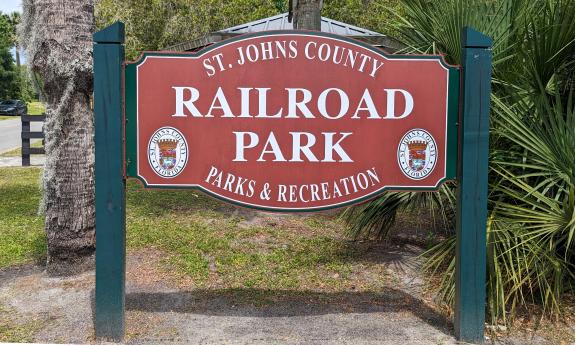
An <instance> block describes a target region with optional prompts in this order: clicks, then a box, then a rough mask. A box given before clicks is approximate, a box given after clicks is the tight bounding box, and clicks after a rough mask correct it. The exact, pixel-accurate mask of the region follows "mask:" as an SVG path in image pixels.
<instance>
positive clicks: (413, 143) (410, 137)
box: [397, 128, 437, 180]
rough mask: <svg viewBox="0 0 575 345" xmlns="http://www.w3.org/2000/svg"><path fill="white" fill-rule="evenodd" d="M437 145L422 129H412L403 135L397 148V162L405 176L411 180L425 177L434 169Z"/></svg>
mask: <svg viewBox="0 0 575 345" xmlns="http://www.w3.org/2000/svg"><path fill="white" fill-rule="evenodd" d="M436 158H437V145H436V144H435V139H433V137H432V136H431V134H429V132H427V131H426V130H424V129H420V128H414V129H412V130H410V131H409V132H407V133H405V135H404V136H403V138H401V141H400V142H399V147H398V148H397V162H398V163H399V167H400V168H401V171H403V173H404V174H405V176H407V177H409V178H410V179H412V180H421V179H424V178H425V177H427V176H428V175H429V174H431V172H432V171H433V168H435V163H436Z"/></svg>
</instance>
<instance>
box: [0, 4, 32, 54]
mask: <svg viewBox="0 0 575 345" xmlns="http://www.w3.org/2000/svg"><path fill="white" fill-rule="evenodd" d="M0 12H2V13H12V12H22V0H0ZM12 55H14V57H15V55H16V50H15V49H12ZM20 56H21V57H22V59H21V60H22V63H26V58H25V57H24V54H20Z"/></svg>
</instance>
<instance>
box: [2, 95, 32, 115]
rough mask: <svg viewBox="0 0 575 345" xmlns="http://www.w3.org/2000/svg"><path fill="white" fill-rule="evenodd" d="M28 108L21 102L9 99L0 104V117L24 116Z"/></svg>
mask: <svg viewBox="0 0 575 345" xmlns="http://www.w3.org/2000/svg"><path fill="white" fill-rule="evenodd" d="M26 113H28V106H27V105H26V103H24V102H23V101H21V100H18V99H11V100H7V101H2V102H0V115H14V116H18V115H26Z"/></svg>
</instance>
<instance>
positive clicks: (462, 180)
mask: <svg viewBox="0 0 575 345" xmlns="http://www.w3.org/2000/svg"><path fill="white" fill-rule="evenodd" d="M491 45H492V40H491V38H489V37H487V36H485V35H483V34H481V33H480V32H477V31H475V30H473V29H472V28H469V27H466V28H464V29H463V32H462V46H463V52H462V64H463V111H462V114H461V117H460V123H459V140H460V141H459V143H460V148H459V159H458V172H457V178H458V182H459V188H458V192H457V194H458V198H457V200H458V203H457V230H456V231H457V246H456V278H455V279H456V280H455V284H456V285H455V322H454V326H455V334H456V336H457V338H458V339H459V340H460V341H465V342H469V343H478V344H481V343H483V341H484V323H485V273H486V272H485V271H486V227H487V182H488V181H487V171H488V158H489V101H490V93H491Z"/></svg>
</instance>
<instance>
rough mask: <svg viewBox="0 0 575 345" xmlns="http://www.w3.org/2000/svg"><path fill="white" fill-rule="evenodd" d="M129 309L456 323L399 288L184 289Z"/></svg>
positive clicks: (145, 296) (443, 327)
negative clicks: (389, 316) (405, 317)
mask: <svg viewBox="0 0 575 345" xmlns="http://www.w3.org/2000/svg"><path fill="white" fill-rule="evenodd" d="M126 309H127V310H130V311H143V312H159V313H164V312H177V313H188V314H202V315H209V316H233V317H269V318H273V317H291V316H310V315H325V314H352V313H355V314H357V313H362V314H364V313H403V312H407V313H411V314H413V315H414V316H416V317H417V318H419V319H420V320H422V321H423V322H425V323H427V324H429V325H431V326H432V327H434V328H435V329H437V330H439V331H440V332H442V333H444V334H446V335H451V334H452V324H451V322H450V321H449V320H448V319H447V318H446V317H444V316H443V315H441V314H440V313H438V312H436V311H435V310H434V309H432V308H431V307H429V306H428V305H427V304H425V303H424V302H423V301H422V300H420V299H417V298H415V297H413V296H412V295H410V294H408V293H406V292H404V291H401V290H398V289H393V288H384V289H383V290H381V291H378V292H331V293H330V292H315V291H295V290H294V291H291V290H261V289H250V288H238V289H219V290H218V289H197V290H192V291H181V292H165V293H163V292H159V293H151V292H131V293H128V294H127V295H126Z"/></svg>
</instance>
